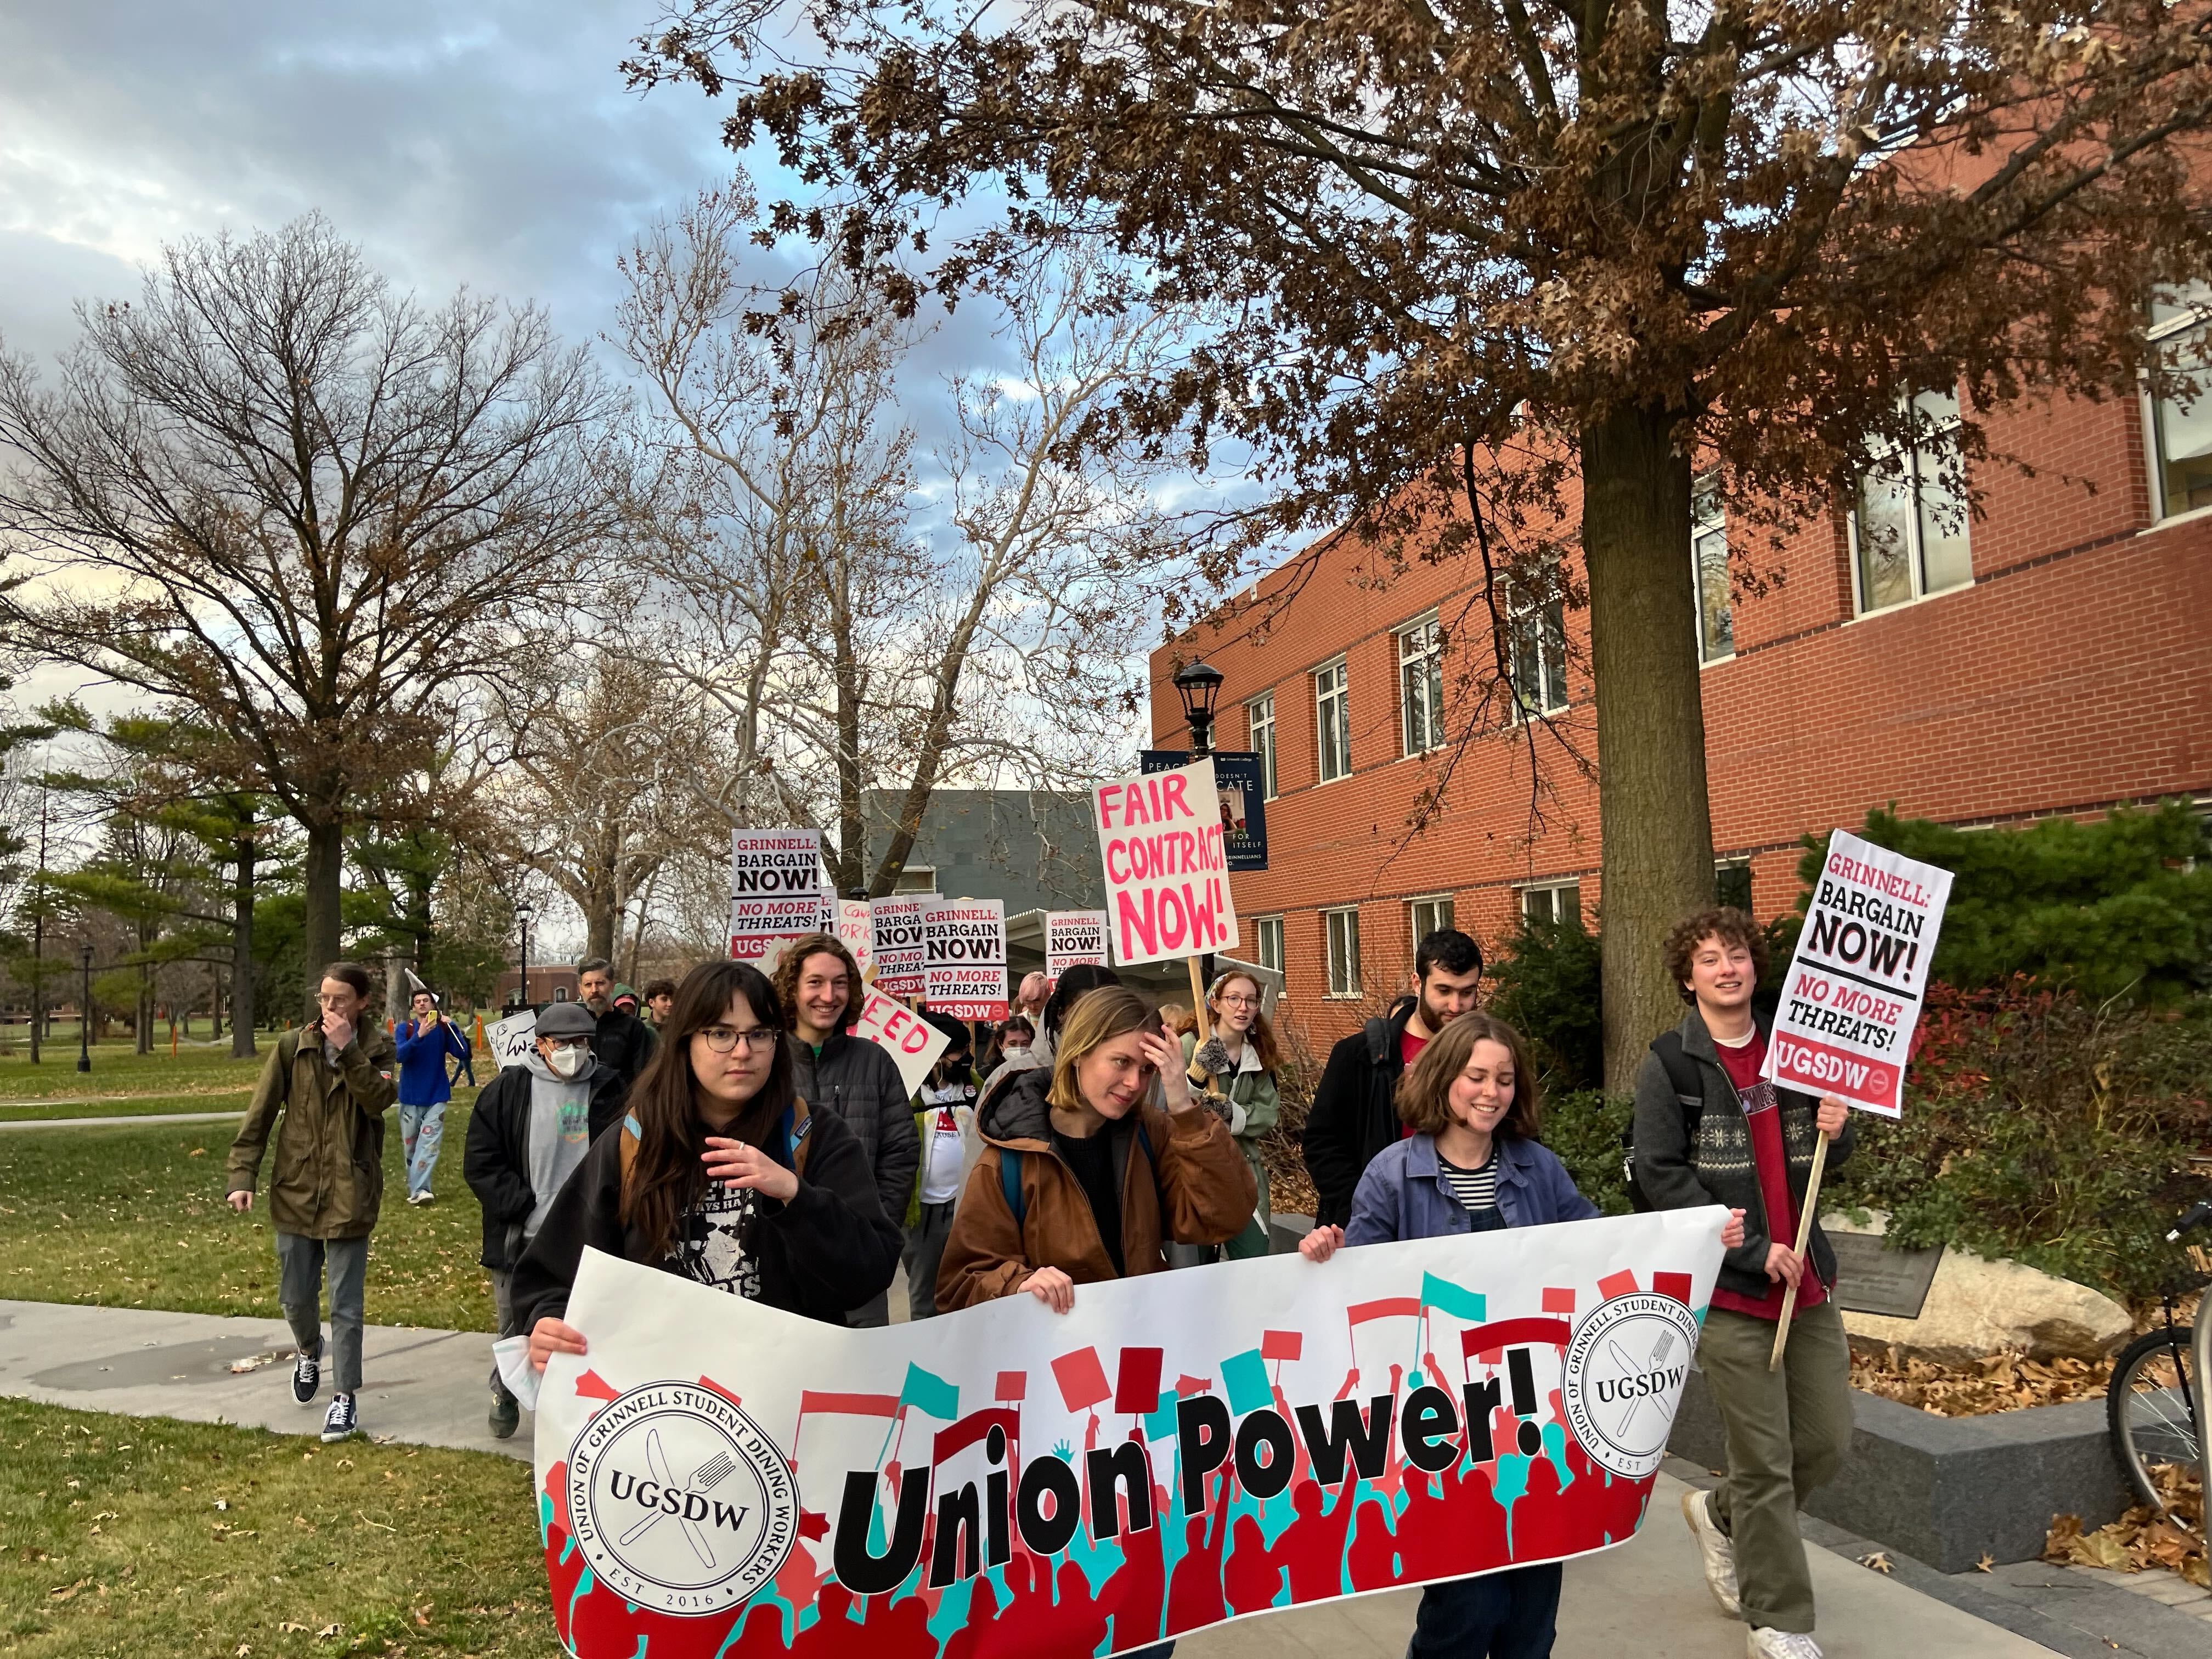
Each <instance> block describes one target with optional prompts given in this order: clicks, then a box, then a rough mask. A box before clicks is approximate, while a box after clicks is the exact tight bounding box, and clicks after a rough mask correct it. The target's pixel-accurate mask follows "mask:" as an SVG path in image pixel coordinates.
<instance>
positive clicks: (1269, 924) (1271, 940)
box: [1252, 916, 1283, 973]
mask: <svg viewBox="0 0 2212 1659" xmlns="http://www.w3.org/2000/svg"><path fill="white" fill-rule="evenodd" d="M1252 952H1253V954H1252V960H1253V961H1255V962H1256V963H1259V964H1260V965H1261V967H1262V968H1272V969H1274V970H1275V971H1276V972H1277V973H1281V972H1282V971H1283V919H1282V918H1281V917H1280V916H1255V917H1253V918H1252Z"/></svg>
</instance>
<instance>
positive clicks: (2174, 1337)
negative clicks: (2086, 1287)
mask: <svg viewBox="0 0 2212 1659" xmlns="http://www.w3.org/2000/svg"><path fill="white" fill-rule="evenodd" d="M2189 1352H2190V1329H2189V1327H2187V1326H2186V1325H2182V1326H2178V1327H2176V1328H2172V1329H2171V1330H2157V1331H2152V1332H2150V1333H2148V1334H2146V1335H2143V1336H2139V1337H2137V1338H2136V1340H2134V1341H2132V1342H2130V1343H2129V1344H2128V1346H2126V1347H2125V1348H2124V1349H2123V1350H2122V1351H2121V1353H2120V1358H2119V1361H2118V1364H2115V1365H2114V1366H2113V1367H2112V1382H2111V1383H2109V1384H2108V1385H2107V1386H2106V1391H2105V1420H2106V1423H2107V1424H2108V1425H2110V1427H2111V1430H2112V1450H2113V1453H2114V1455H2117V1456H2118V1458H2119V1460H2120V1468H2122V1470H2124V1472H2125V1473H2126V1475H2127V1478H2128V1485H2129V1486H2131V1487H2133V1488H2134V1490H2135V1494H2136V1501H2137V1502H2139V1503H2143V1504H2149V1505H2150V1506H2151V1507H2152V1508H2154V1509H2155V1510H2159V1511H2160V1513H2161V1514H2163V1513H2164V1512H2165V1511H2166V1495H2165V1493H2164V1492H2162V1491H2160V1486H2159V1480H2158V1471H2159V1470H2160V1468H2162V1467H2165V1466H2166V1465H2172V1464H2178V1465H2179V1466H2180V1467H2181V1468H2185V1469H2187V1470H2190V1471H2191V1472H2194V1471H2195V1470H2197V1468H2200V1467H2202V1464H2201V1459H2202V1457H2203V1451H2202V1449H2201V1446H2200V1443H2199V1441H2198V1437H2197V1419H2196V1414H2195V1412H2194V1411H2193V1410H2192V1409H2191V1407H2192V1405H2193V1404H2194V1403H2195V1402H2196V1401H2197V1378H2195V1377H2193V1376H2191V1375H2190V1370H2189V1367H2190V1358H2189Z"/></svg>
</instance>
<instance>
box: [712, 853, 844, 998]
mask: <svg viewBox="0 0 2212 1659" xmlns="http://www.w3.org/2000/svg"><path fill="white" fill-rule="evenodd" d="M836 921H837V912H836V900H835V898H834V897H832V896H830V895H829V893H828V892H827V891H826V890H824V889H823V884H822V832H821V831H820V830H819V829H732V830H731V831H730V955H731V957H732V959H733V960H735V961H738V962H750V963H752V964H753V966H755V967H756V968H757V969H760V970H761V972H763V973H764V974H765V973H771V972H773V971H774V970H775V964H776V963H777V962H778V960H779V959H781V957H782V955H783V953H784V951H786V950H787V948H789V946H790V945H791V942H792V941H793V939H798V938H800V937H801V936H802V935H805V934H807V933H823V932H824V931H826V930H828V929H829V928H831V927H836Z"/></svg>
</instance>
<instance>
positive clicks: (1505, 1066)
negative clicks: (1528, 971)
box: [1298, 1012, 1743, 1659]
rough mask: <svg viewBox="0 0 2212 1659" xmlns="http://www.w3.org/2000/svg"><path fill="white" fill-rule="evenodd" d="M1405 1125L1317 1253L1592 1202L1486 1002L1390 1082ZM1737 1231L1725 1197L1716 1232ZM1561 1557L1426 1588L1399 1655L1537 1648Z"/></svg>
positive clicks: (1549, 1627)
mask: <svg viewBox="0 0 2212 1659" xmlns="http://www.w3.org/2000/svg"><path fill="white" fill-rule="evenodd" d="M1395 1100H1396V1106H1397V1113H1398V1117H1399V1121H1401V1122H1402V1123H1403V1124H1404V1125H1405V1126H1406V1128H1407V1135H1406V1137H1405V1138H1404V1139H1399V1140H1396V1141H1394V1142H1392V1143H1391V1144H1390V1145H1389V1146H1386V1147H1384V1148H1383V1150H1382V1151H1381V1152H1378V1153H1376V1156H1375V1157H1374V1158H1373V1159H1372V1160H1371V1161H1370V1163H1369V1164H1368V1165H1367V1169H1366V1171H1365V1173H1364V1174H1363V1175H1362V1176H1360V1177H1359V1186H1358V1191H1357V1192H1356V1193H1355V1194H1353V1196H1352V1214H1351V1219H1350V1223H1349V1225H1345V1226H1336V1225H1322V1226H1318V1227H1316V1228H1315V1229H1314V1230H1313V1231H1311V1232H1310V1233H1308V1234H1307V1235H1306V1236H1305V1238H1304V1240H1303V1241H1302V1242H1301V1243H1299V1245H1298V1253H1299V1254H1300V1255H1303V1256H1304V1257H1305V1258H1306V1260H1307V1261H1328V1259H1329V1258H1330V1257H1331V1256H1333V1255H1335V1254H1336V1253H1337V1251H1338V1250H1339V1249H1342V1248H1343V1247H1345V1246H1346V1245H1359V1244H1387V1243H1395V1242H1398V1241H1402V1240H1405V1239H1412V1238H1442V1237H1449V1236H1452V1235H1455V1234H1459V1233H1481V1232H1493V1231H1498V1230H1499V1229H1502V1228H1506V1227H1540V1226H1544V1225H1548V1224H1550V1223H1552V1222H1555V1221H1586V1220H1589V1218H1592V1217H1594V1216H1595V1215H1597V1214H1598V1213H1599V1211H1598V1207H1597V1206H1596V1205H1595V1204H1593V1203H1591V1202H1590V1201H1589V1200H1588V1199H1587V1198H1584V1197H1583V1195H1582V1194H1581V1193H1580V1192H1578V1191H1577V1189H1576V1187H1575V1183H1574V1178H1573V1177H1572V1176H1570V1175H1569V1174H1568V1173H1567V1170H1566V1166H1565V1164H1561V1163H1560V1162H1559V1159H1558V1158H1556V1157H1555V1156H1554V1155H1553V1153H1552V1152H1550V1151H1549V1150H1548V1149H1547V1148H1546V1147H1545V1146H1542V1145H1541V1143H1540V1142H1539V1141H1538V1140H1537V1139H1536V1134H1537V1128H1538V1124H1539V1118H1538V1100H1537V1095H1536V1074H1535V1073H1534V1072H1533V1071H1531V1070H1530V1069H1529V1066H1528V1057H1527V1053H1526V1050H1525V1048H1524V1046H1523V1044H1522V1041H1521V1036H1520V1034H1519V1033H1518V1032H1516V1030H1514V1029H1513V1028H1512V1027H1511V1026H1510V1025H1508V1024H1505V1022H1504V1021H1503V1020H1500V1019H1493V1018H1491V1016H1489V1015H1488V1014H1485V1013H1480V1012H1475V1013H1465V1014H1462V1015H1460V1016H1458V1017H1457V1018H1454V1019H1451V1020H1449V1021H1447V1022H1445V1024H1443V1028H1442V1029H1441V1030H1437V1031H1435V1032H1434V1033H1433V1034H1432V1035H1431V1036H1430V1037H1429V1038H1428V1040H1427V1041H1426V1042H1425V1043H1424V1044H1423V1046H1422V1049H1421V1052H1420V1056H1419V1059H1417V1060H1414V1061H1413V1064H1412V1065H1411V1066H1407V1068H1406V1073H1405V1075H1404V1077H1402V1078H1401V1079H1400V1080H1399V1082H1398V1085H1397V1089H1396V1095H1395ZM1742 1242H1743V1212H1742V1211H1741V1210H1733V1211H1730V1212H1729V1218H1728V1221H1727V1223H1726V1224H1725V1225H1723V1229H1722V1231H1721V1243H1723V1245H1724V1246H1728V1247H1730V1248H1733V1247H1734V1246H1735V1245H1737V1244H1740V1243H1742ZM1559 1582H1560V1572H1559V1563H1558V1562H1556V1561H1547V1562H1541V1563H1539V1564H1537V1565H1533V1566H1526V1567H1510V1568H1508V1569H1506V1570H1505V1571H1500V1572H1489V1573H1483V1574H1480V1575H1479V1576H1477V1577H1472V1578H1457V1579H1451V1580H1448V1581H1445V1582H1443V1583H1432V1584H1429V1585H1427V1586H1425V1587H1424V1588H1423V1589H1422V1591H1421V1604H1420V1608H1419V1612H1417V1613H1415V1614H1414V1617H1413V1640H1412V1642H1411V1643H1410V1644H1407V1649H1406V1655H1407V1659H1462V1656H1478V1655H1483V1654H1491V1655H1498V1656H1506V1655H1510V1656H1512V1659H1546V1656H1547V1655H1548V1654H1549V1653H1550V1652H1551V1651H1552V1640H1553V1633H1554V1626H1555V1625H1556V1622H1557V1619H1558V1614H1559Z"/></svg>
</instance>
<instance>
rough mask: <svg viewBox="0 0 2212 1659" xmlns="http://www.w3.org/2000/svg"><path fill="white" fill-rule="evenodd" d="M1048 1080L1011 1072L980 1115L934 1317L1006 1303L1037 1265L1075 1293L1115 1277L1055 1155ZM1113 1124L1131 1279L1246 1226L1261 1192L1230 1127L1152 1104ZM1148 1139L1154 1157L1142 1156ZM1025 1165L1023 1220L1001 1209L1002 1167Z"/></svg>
mask: <svg viewBox="0 0 2212 1659" xmlns="http://www.w3.org/2000/svg"><path fill="white" fill-rule="evenodd" d="M1051 1080H1052V1074H1051V1073H1049V1072H1048V1071H1045V1070H1043V1069H1042V1068H1038V1069H1034V1070H1030V1071H1021V1072H1013V1073H1006V1074H1005V1075H1004V1076H1002V1077H1001V1078H1000V1079H998V1080H997V1085H998V1086H996V1087H995V1088H994V1089H992V1090H991V1091H989V1092H988V1093H987V1094H986V1095H985V1097H984V1098H983V1101H982V1103H981V1104H980V1105H979V1106H978V1107H977V1108H976V1110H975V1118H976V1124H977V1127H978V1132H979V1133H980V1134H981V1138H982V1140H983V1156H982V1157H981V1158H980V1159H979V1160H977V1162H976V1164H975V1168H974V1169H973V1170H970V1171H969V1176H968V1186H967V1188H966V1190H965V1191H964V1192H963V1193H962V1194H961V1195H960V1206H959V1208H958V1209H957V1210H956V1211H955V1212H953V1218H952V1232H951V1237H948V1238H947V1239H946V1240H945V1257H944V1261H943V1263H942V1264H941V1265H940V1266H939V1268H938V1271H937V1306H938V1309H939V1311H940V1312H945V1311H950V1310H952V1309H955V1308H967V1307H973V1306H974V1305H975V1304H977V1303H981V1302H988V1301H990V1300H991V1299H992V1298H993V1297H1001V1296H1012V1294H1013V1293H1014V1292H1015V1291H1018V1290H1020V1289H1021V1287H1022V1282H1023V1280H1024V1279H1027V1278H1028V1277H1029V1276H1030V1274H1031V1273H1035V1272H1036V1270H1037V1269H1038V1268H1039V1267H1057V1268H1059V1269H1060V1271H1061V1272H1062V1273H1066V1275H1067V1276H1068V1277H1069V1278H1070V1279H1073V1280H1074V1281H1075V1282H1076V1283H1077V1284H1079V1285H1094V1284H1097V1283H1099V1282H1101V1281H1102V1280H1105V1279H1112V1278H1114V1277H1115V1272H1114V1263H1113V1260H1112V1258H1111V1257H1109V1255H1107V1253H1106V1243H1105V1241H1104V1239H1103V1238H1102V1237H1100V1236H1099V1231H1098V1224H1097V1220H1096V1219H1094V1218H1093V1217H1092V1216H1091V1201H1090V1200H1089V1199H1087V1198H1086V1197H1085V1195H1084V1192H1083V1184H1082V1183H1081V1182H1079V1181H1078V1180H1077V1179H1076V1177H1075V1172H1074V1171H1073V1170H1071V1169H1069V1168H1068V1166H1067V1164H1066V1163H1065V1162H1063V1161H1062V1160H1061V1158H1060V1154H1059V1153H1058V1152H1054V1150H1053V1145H1052V1119H1051V1116H1050V1110H1049V1108H1048V1105H1047V1103H1046V1098H1045V1091H1046V1090H1047V1088H1048V1086H1049V1085H1050V1083H1051ZM1137 1110H1138V1113H1140V1114H1142V1120H1143V1123H1144V1127H1145V1133H1144V1134H1143V1136H1142V1137H1139V1135H1138V1133H1137V1132H1136V1118H1137V1114H1132V1115H1131V1116H1129V1117H1127V1118H1123V1119H1121V1121H1118V1122H1115V1123H1109V1125H1107V1126H1106V1127H1105V1128H1103V1129H1102V1130H1100V1131H1099V1133H1102V1134H1105V1135H1109V1136H1110V1137H1112V1139H1113V1145H1114V1158H1115V1167H1116V1168H1118V1169H1119V1170H1121V1259H1122V1261H1124V1262H1125V1263H1127V1268H1128V1272H1129V1274H1130V1275H1131V1276H1134V1275H1136V1274H1138V1273H1159V1272H1161V1271H1163V1270H1164V1268H1165V1267H1167V1265H1168V1264H1167V1256H1166V1253H1165V1246H1166V1245H1167V1243H1169V1242H1170V1240H1172V1241H1173V1242H1174V1243H1178V1244H1219V1243H1225V1242H1226V1241H1227V1240H1229V1239H1231V1238H1234V1237H1237V1234H1238V1233H1240V1232H1242V1231H1243V1230H1244V1226H1245V1224H1246V1223H1248V1222H1249V1221H1250V1220H1251V1218H1252V1210H1253V1206H1254V1205H1255V1204H1256V1203H1257V1202H1258V1200H1259V1194H1258V1192H1257V1190H1256V1188H1255V1187H1254V1184H1253V1181H1252V1172H1251V1171H1250V1170H1249V1169H1247V1168H1246V1167H1245V1164H1244V1159H1243V1156H1242V1155H1241V1154H1240V1153H1239V1152H1237V1143H1236V1142H1235V1141H1234V1140H1233V1139H1231V1138H1230V1134H1229V1127H1228V1126H1227V1125H1226V1124H1225V1123H1224V1122H1222V1121H1221V1120H1220V1119H1219V1118H1218V1117H1216V1116H1215V1115H1213V1114H1212V1112H1209V1111H1206V1110H1205V1109H1203V1108H1200V1109H1194V1110H1191V1111H1188V1112H1181V1113H1176V1114H1173V1115H1170V1114H1169V1113H1166V1112H1163V1111H1161V1110H1160V1109H1158V1107H1155V1106H1153V1105H1152V1104H1151V1103H1149V1102H1147V1103H1145V1104H1143V1105H1141V1106H1139V1108H1138V1109H1137ZM1146 1142H1150V1144H1151V1150H1152V1161H1150V1162H1148V1161H1147V1159H1146V1155H1145V1153H1146ZM1002 1158H1020V1159H1021V1191H1022V1207H1023V1217H1022V1219H1021V1220H1020V1221H1019V1222H1018V1223H1017V1222H1016V1220H1015V1219H1014V1214H1013V1212H1012V1210H1011V1209H1009V1208H1008V1207H1007V1205H1006V1188H1005V1184H1004V1182H1005V1177H1004V1176H1002V1175H1001V1174H1000V1169H999V1164H1000V1159H1002Z"/></svg>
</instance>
